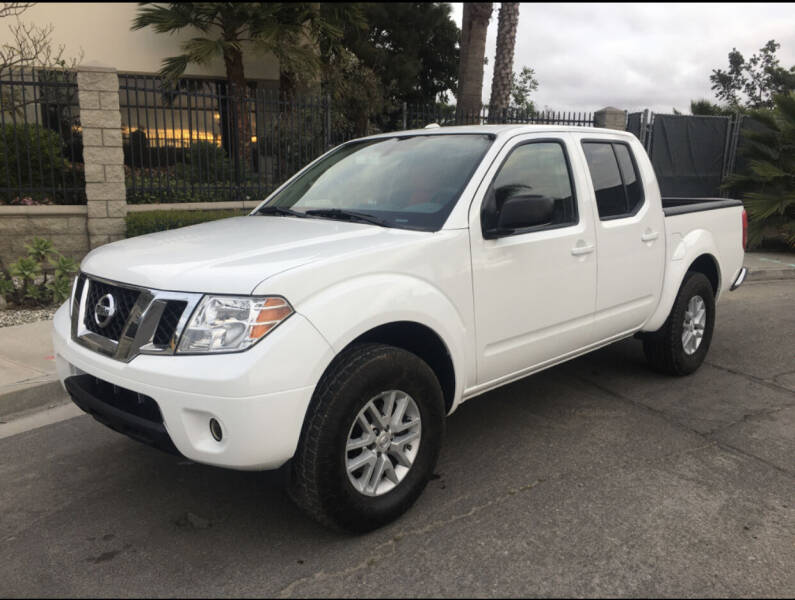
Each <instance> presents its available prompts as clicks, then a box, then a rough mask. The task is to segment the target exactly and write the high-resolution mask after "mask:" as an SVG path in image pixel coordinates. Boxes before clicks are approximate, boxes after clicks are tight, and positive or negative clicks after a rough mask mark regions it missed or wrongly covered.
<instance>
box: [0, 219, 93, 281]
mask: <svg viewBox="0 0 795 600" xmlns="http://www.w3.org/2000/svg"><path fill="white" fill-rule="evenodd" d="M86 212H87V211H86V207H85V206H0V260H2V261H3V263H4V264H5V266H6V267H8V266H9V265H10V264H11V263H12V262H14V261H15V260H16V259H17V258H19V257H20V256H25V255H26V254H27V251H26V250H25V244H29V243H30V242H31V240H33V238H34V237H42V238H45V239H48V240H51V241H52V243H53V245H54V246H55V249H56V250H58V251H59V252H61V253H62V254H64V255H65V256H69V257H71V258H74V259H75V260H80V259H81V258H83V256H85V254H86V253H87V252H88V251H89V247H88V232H87V229H86Z"/></svg>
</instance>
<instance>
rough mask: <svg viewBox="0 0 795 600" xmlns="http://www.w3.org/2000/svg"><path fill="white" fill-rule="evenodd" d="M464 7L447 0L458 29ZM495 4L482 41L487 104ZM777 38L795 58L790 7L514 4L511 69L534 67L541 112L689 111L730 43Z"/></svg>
mask: <svg viewBox="0 0 795 600" xmlns="http://www.w3.org/2000/svg"><path fill="white" fill-rule="evenodd" d="M462 13H463V7H462V5H461V4H460V3H455V4H454V5H453V18H454V19H455V20H456V23H458V25H459V26H460V25H461V17H462ZM498 15H499V3H496V2H495V3H494V12H493V14H492V18H491V22H490V23H489V30H488V34H487V37H486V55H487V57H488V64H487V65H486V67H485V69H484V77H483V88H484V89H483V99H484V102H488V99H489V94H490V88H491V76H492V66H493V64H494V52H495V47H496V43H497V20H498ZM770 39H775V40H776V41H777V42H779V43H780V44H781V48H780V49H779V51H778V53H777V55H778V57H779V59H780V61H781V64H782V66H785V67H790V66H792V65H793V64H795V9H794V8H793V4H763V3H756V4H731V3H721V4H640V3H638V4H535V3H532V4H531V3H522V4H521V6H520V10H519V27H518V30H517V35H516V52H515V56H514V70H515V71H518V70H519V69H521V67H522V66H524V65H527V66H530V67H533V68H534V69H535V71H536V79H538V81H539V89H538V91H537V92H536V93H535V94H534V96H533V98H534V100H535V102H536V105H537V106H538V107H539V108H544V107H549V108H550V109H553V110H567V111H568V110H573V111H589V112H590V111H593V110H598V109H599V108H602V107H604V106H616V107H619V108H625V109H628V110H630V111H633V110H642V109H644V108H649V109H651V110H653V111H655V112H666V113H668V112H671V109H672V108H676V109H678V110H681V111H683V112H687V111H688V110H689V106H690V100H693V99H699V98H709V99H712V100H714V96H713V92H712V91H711V90H710V82H709V75H710V73H711V72H712V69H716V68H724V69H725V68H726V66H727V64H728V58H727V55H728V53H729V52H730V51H731V49H732V48H734V47H736V48H737V49H738V50H739V51H740V52H742V53H743V55H744V56H745V57H746V58H748V57H750V56H751V55H752V54H753V53H754V52H757V51H758V50H759V48H761V47H762V46H763V45H764V44H765V43H766V42H767V41H768V40H770Z"/></svg>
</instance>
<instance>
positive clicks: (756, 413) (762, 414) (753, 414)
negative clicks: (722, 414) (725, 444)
mask: <svg viewBox="0 0 795 600" xmlns="http://www.w3.org/2000/svg"><path fill="white" fill-rule="evenodd" d="M788 408H790V406H789V405H785V406H776V407H774V408H763V409H760V410H754V411H751V412H748V413H745V414H744V415H743V416H742V417H740V418H739V419H737V420H735V421H732V422H731V423H726V424H724V425H719V426H717V427H715V428H714V429H710V430H709V431H708V432H706V433H705V434H704V435H705V436H710V437H711V436H714V435H716V434H719V433H721V432H723V431H725V430H727V429H730V428H731V427H734V426H735V425H740V424H742V423H746V422H747V421H749V420H751V419H754V418H756V417H767V416H770V415H773V414H775V413H777V412H781V411H782V410H787V409H788Z"/></svg>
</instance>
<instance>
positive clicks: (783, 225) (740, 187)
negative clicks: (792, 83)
mask: <svg viewBox="0 0 795 600" xmlns="http://www.w3.org/2000/svg"><path fill="white" fill-rule="evenodd" d="M773 102H774V108H773V109H772V110H769V109H756V110H752V111H750V112H749V113H748V114H749V116H750V117H752V118H753V119H754V120H755V121H757V122H758V123H760V124H761V125H763V126H764V128H763V129H756V128H754V129H750V128H749V129H744V130H743V133H742V135H743V141H742V145H741V148H740V150H739V152H740V153H741V154H742V155H743V156H744V157H745V159H746V160H747V165H748V166H747V167H746V169H745V170H744V172H742V173H738V174H735V175H732V176H731V177H729V178H728V179H727V181H726V183H725V184H724V187H725V188H727V189H731V190H732V191H733V192H735V193H737V192H739V193H741V194H742V196H743V200H744V203H745V207H746V209H747V210H748V217H749V223H748V226H749V232H748V237H749V240H748V241H749V245H751V246H756V245H759V244H760V243H761V242H762V239H763V237H764V236H765V235H769V234H770V233H771V232H772V233H773V235H774V237H777V238H779V239H782V240H784V242H785V243H786V244H787V245H788V246H789V247H790V248H795V92H789V93H787V94H777V95H776V96H774V97H773Z"/></svg>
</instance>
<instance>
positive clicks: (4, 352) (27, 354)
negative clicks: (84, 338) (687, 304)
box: [0, 252, 795, 421]
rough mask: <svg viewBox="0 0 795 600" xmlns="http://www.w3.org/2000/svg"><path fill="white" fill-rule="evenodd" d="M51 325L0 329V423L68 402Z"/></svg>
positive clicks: (756, 260) (785, 263)
mask: <svg viewBox="0 0 795 600" xmlns="http://www.w3.org/2000/svg"><path fill="white" fill-rule="evenodd" d="M745 266H746V267H748V270H749V275H748V279H747V281H773V280H777V279H795V254H786V253H776V252H749V253H747V254H746V255H745ZM51 327H52V321H40V322H38V323H29V324H26V325H16V326H14V327H0V421H5V420H8V419H7V417H9V415H14V416H16V413H22V412H26V411H30V410H33V409H38V408H43V407H47V406H55V405H57V404H61V403H64V402H66V401H67V400H68V397H67V395H66V392H64V390H63V388H62V387H61V385H60V383H59V382H58V380H57V378H56V375H55V360H54V357H53V350H52V340H51V339H50V329H51Z"/></svg>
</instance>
